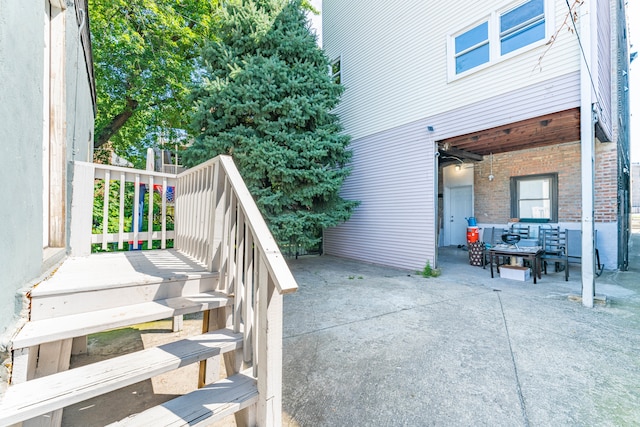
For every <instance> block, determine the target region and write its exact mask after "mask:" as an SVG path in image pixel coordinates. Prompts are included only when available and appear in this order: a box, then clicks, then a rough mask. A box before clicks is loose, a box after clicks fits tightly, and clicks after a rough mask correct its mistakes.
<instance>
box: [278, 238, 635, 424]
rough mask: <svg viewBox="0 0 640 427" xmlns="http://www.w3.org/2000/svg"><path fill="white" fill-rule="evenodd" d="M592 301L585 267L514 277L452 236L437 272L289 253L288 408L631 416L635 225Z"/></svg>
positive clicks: (314, 415) (548, 418) (422, 419)
mask: <svg viewBox="0 0 640 427" xmlns="http://www.w3.org/2000/svg"><path fill="white" fill-rule="evenodd" d="M630 250H631V253H632V257H631V260H630V261H631V262H630V265H631V268H630V271H627V272H616V271H606V270H605V272H604V273H603V275H602V276H601V277H599V278H597V279H596V293H597V294H602V295H604V296H606V301H607V302H606V304H596V306H595V307H594V308H593V309H589V308H585V307H583V306H582V305H581V304H580V303H579V302H576V301H574V300H572V299H571V298H570V296H571V295H580V293H581V283H580V267H579V266H577V265H576V266H573V265H572V266H571V269H570V276H569V281H568V282H565V281H564V275H563V274H562V273H554V274H549V275H544V274H543V276H542V280H539V281H538V284H537V285H534V284H533V283H532V281H531V280H529V281H528V282H518V281H512V280H507V279H501V278H495V279H492V278H491V277H490V272H489V270H488V269H486V270H483V269H482V268H480V267H472V266H470V265H469V264H468V253H467V252H465V251H463V250H460V249H458V248H445V249H444V250H442V251H441V252H440V265H439V267H440V268H441V269H442V275H441V276H440V277H438V278H423V277H421V276H419V275H417V274H416V273H415V272H411V271H404V270H397V269H393V268H388V267H381V266H375V265H370V264H365V263H361V262H356V261H350V260H345V259H340V258H334V257H329V256H321V257H317V256H316V257H303V258H300V259H298V260H294V261H291V262H290V265H291V268H292V270H293V272H294V275H295V276H296V279H297V280H298V282H299V285H300V289H299V290H298V292H297V293H295V294H292V295H288V296H286V298H285V325H284V346H285V348H284V410H285V412H286V413H287V417H285V419H289V420H290V421H288V423H289V425H291V426H294V425H295V426H297V425H299V426H314V427H315V426H426V425H438V426H440V425H469V426H470V425H474V426H477V425H491V426H529V425H531V426H536V425H537V426H548V425H590V426H620V425H639V421H638V420H640V387H638V384H640V358H639V357H638V355H639V354H640V262H639V259H638V258H639V257H638V251H639V250H640V235H638V234H634V235H633V238H632V242H631V248H630Z"/></svg>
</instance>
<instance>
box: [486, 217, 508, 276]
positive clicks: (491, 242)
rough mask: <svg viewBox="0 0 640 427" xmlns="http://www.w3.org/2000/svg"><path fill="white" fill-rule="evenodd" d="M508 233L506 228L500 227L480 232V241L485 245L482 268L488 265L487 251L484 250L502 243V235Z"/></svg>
mask: <svg viewBox="0 0 640 427" xmlns="http://www.w3.org/2000/svg"><path fill="white" fill-rule="evenodd" d="M506 233H508V230H507V229H506V228H502V227H489V228H485V229H484V230H483V231H482V241H483V242H484V243H485V253H484V258H483V259H484V262H483V266H482V267H483V268H484V266H485V265H486V264H488V263H489V258H488V257H489V251H487V250H486V249H488V248H491V247H493V246H495V245H497V244H501V243H504V242H503V241H502V235H503V234H506Z"/></svg>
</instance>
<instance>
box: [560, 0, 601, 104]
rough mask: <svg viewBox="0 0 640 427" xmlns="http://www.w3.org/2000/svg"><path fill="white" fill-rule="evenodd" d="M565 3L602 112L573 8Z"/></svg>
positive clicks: (567, 0) (567, 2) (566, 1)
mask: <svg viewBox="0 0 640 427" xmlns="http://www.w3.org/2000/svg"><path fill="white" fill-rule="evenodd" d="M565 3H566V4H567V8H569V17H570V18H571V24H572V25H573V30H574V32H575V35H576V38H577V39H578V45H579V46H580V52H581V53H582V59H583V60H584V64H585V66H586V67H587V72H588V73H589V80H590V81H591V87H592V88H593V93H594V94H595V95H596V99H597V104H598V110H599V111H601V110H602V107H601V105H602V101H601V100H600V96H599V94H598V90H597V89H596V84H595V82H594V81H593V74H591V68H590V66H589V62H588V61H587V55H586V54H585V52H584V47H583V46H582V40H581V39H580V33H579V32H578V28H577V26H576V20H575V18H574V16H573V10H572V9H571V6H570V5H569V0H565Z"/></svg>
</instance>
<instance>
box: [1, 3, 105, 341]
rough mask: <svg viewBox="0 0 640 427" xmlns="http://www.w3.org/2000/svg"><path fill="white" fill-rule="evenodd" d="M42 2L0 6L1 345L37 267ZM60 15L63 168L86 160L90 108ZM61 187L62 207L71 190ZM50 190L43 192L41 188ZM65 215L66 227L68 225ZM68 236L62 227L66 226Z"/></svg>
mask: <svg viewBox="0 0 640 427" xmlns="http://www.w3.org/2000/svg"><path fill="white" fill-rule="evenodd" d="M45 3H47V2H45V1H44V0H42V1H35V2H31V1H28V2H16V1H12V0H0V11H2V13H0V81H2V85H0V118H1V119H0V138H2V142H1V143H0V156H1V158H2V167H1V168H0V182H1V183H2V186H3V187H2V190H3V191H2V199H1V200H2V201H1V202H0V224H2V227H3V231H2V239H1V240H0V259H2V260H3V268H2V278H1V280H0V302H1V303H0V347H2V344H3V343H6V340H7V339H8V338H9V337H10V335H11V334H12V333H13V327H14V325H15V324H16V321H17V320H18V316H19V314H20V311H21V310H22V308H23V306H22V303H23V301H22V299H21V298H20V296H19V295H18V293H17V291H18V290H19V289H21V288H25V287H28V286H32V285H33V284H34V283H35V282H36V281H37V280H38V279H39V278H40V276H41V275H42V274H43V273H44V268H45V265H44V264H43V249H42V247H43V238H42V235H43V191H44V189H43V166H42V162H43V138H44V130H43V129H45V128H48V125H45V123H44V120H45V119H44V113H43V111H44V108H45V107H44V103H45V96H44V90H45V89H44V87H45V84H44V79H45V75H44V74H45V66H44V64H45V30H44V28H45V27H44V22H45ZM64 13H65V28H66V31H65V41H64V46H65V47H64V55H65V58H64V63H65V70H64V94H65V95H64V97H65V99H64V100H60V99H56V100H52V102H54V101H55V102H56V103H58V104H61V105H63V108H64V111H66V114H65V116H66V117H65V120H64V123H65V126H64V129H65V131H64V132H65V135H64V138H63V139H61V140H60V143H61V144H63V145H64V146H65V147H66V150H65V159H66V164H67V167H68V170H69V171H70V170H71V168H70V167H69V165H70V162H71V161H72V160H74V159H75V160H84V161H86V160H90V159H91V155H92V153H91V145H90V141H91V140H92V138H93V121H94V114H93V105H92V98H91V92H90V88H89V83H88V78H87V67H86V66H85V63H84V56H83V53H82V50H81V49H80V48H79V45H78V44H79V37H78V23H77V21H76V16H75V11H74V9H73V6H69V7H68V9H67V10H66V11H65V12H64ZM68 181H69V182H67V191H66V206H67V207H70V206H71V205H70V203H71V197H72V192H71V187H70V180H68ZM47 192H48V189H47ZM69 210H70V209H66V222H67V224H68V223H69V219H70V218H69ZM67 232H68V227H67Z"/></svg>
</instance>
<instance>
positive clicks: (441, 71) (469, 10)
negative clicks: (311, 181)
mask: <svg viewBox="0 0 640 427" xmlns="http://www.w3.org/2000/svg"><path fill="white" fill-rule="evenodd" d="M510 4H513V5H516V4H517V3H516V2H514V3H510V2H505V1H504V0H500V1H496V0H493V1H487V2H481V3H478V2H476V1H473V0H461V1H459V2H457V3H456V5H455V7H452V5H451V2H448V1H444V0H440V1H434V2H424V1H420V0H407V1H405V2H402V4H401V6H400V5H399V4H398V3H394V2H388V1H382V0H369V1H364V0H351V1H342V0H324V3H323V43H324V48H325V49H326V51H327V55H328V56H329V58H336V57H338V56H340V57H341V59H342V65H343V67H342V79H343V81H344V82H345V86H346V88H347V90H346V91H345V93H344V94H343V96H342V102H341V104H340V105H339V106H338V107H337V108H336V113H338V114H339V116H340V118H341V121H342V124H343V126H344V127H345V132H346V133H348V134H350V135H351V136H352V137H353V138H354V139H358V138H361V137H363V136H366V135H371V134H375V133H377V132H380V131H383V130H385V129H390V128H394V127H397V126H400V125H403V124H407V123H411V122H414V121H416V120H419V119H421V118H424V117H429V116H433V115H437V114H441V113H444V112H446V111H452V110H455V109H458V108H461V107H463V106H465V105H468V104H473V103H477V102H479V101H482V100H484V99H488V98H491V97H495V96H498V95H501V94H505V93H509V92H512V91H515V90H518V89H522V88H525V87H527V86H529V85H535V84H538V83H544V82H545V81H548V80H552V79H555V78H557V77H560V76H563V75H566V74H569V73H572V72H574V71H577V70H579V67H580V56H579V50H578V49H577V42H576V38H575V36H574V35H573V34H571V33H570V32H569V31H561V32H560V33H559V35H558V38H557V40H556V41H555V42H554V43H553V45H552V46H551V48H550V49H548V50H547V48H548V46H545V45H542V46H539V47H536V48H534V49H531V50H527V51H526V52H524V53H520V54H517V55H515V56H513V57H512V58H510V59H508V60H505V61H502V62H500V63H497V64H493V65H491V66H489V67H486V68H484V69H483V70H480V71H479V72H474V73H471V74H469V75H467V76H465V77H463V78H458V79H456V80H455V81H452V82H448V64H447V60H448V56H447V36H448V35H449V34H452V32H453V31H456V30H458V29H462V28H466V27H468V26H470V25H472V24H473V23H474V22H478V19H480V18H481V17H482V16H483V14H484V13H486V12H488V11H492V10H502V9H501V8H506V7H508V6H509V5H510ZM553 4H554V6H555V17H554V19H555V22H556V23H558V25H559V24H560V23H562V22H563V21H564V18H565V15H566V10H567V8H566V4H565V2H564V1H560V0H556V1H554V2H553ZM516 53H517V52H516ZM345 64H348V67H346V68H345V67H344V65H345ZM505 108H507V109H509V110H511V111H514V112H521V111H522V112H524V111H526V110H527V108H528V105H527V103H526V102H525V101H523V100H520V99H511V100H509V105H507V106H505ZM466 119H467V118H464V120H466Z"/></svg>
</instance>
